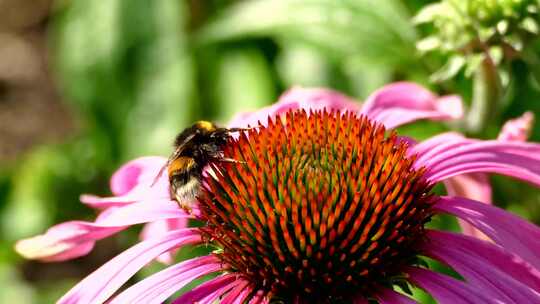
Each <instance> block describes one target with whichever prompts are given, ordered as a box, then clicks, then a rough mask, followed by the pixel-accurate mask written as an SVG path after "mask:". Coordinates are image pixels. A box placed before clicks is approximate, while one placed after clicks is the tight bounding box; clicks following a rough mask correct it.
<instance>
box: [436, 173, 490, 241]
mask: <svg viewBox="0 0 540 304" xmlns="http://www.w3.org/2000/svg"><path fill="white" fill-rule="evenodd" d="M444 185H445V186H446V190H447V192H448V195H450V196H460V197H465V198H470V199H473V200H476V201H479V202H483V203H486V204H491V185H490V183H489V178H488V176H487V175H486V174H483V173H471V174H464V175H458V176H455V177H452V178H450V179H447V180H446V181H444ZM459 225H460V226H461V231H463V233H464V234H466V235H470V236H474V237H476V238H479V239H485V240H487V239H488V237H487V236H486V235H485V234H483V233H482V232H480V231H479V230H478V229H476V228H474V227H473V226H471V225H470V224H468V223H467V222H465V221H463V220H459Z"/></svg>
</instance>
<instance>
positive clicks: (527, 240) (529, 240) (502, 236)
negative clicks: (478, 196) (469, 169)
mask: <svg viewBox="0 0 540 304" xmlns="http://www.w3.org/2000/svg"><path fill="white" fill-rule="evenodd" d="M434 209H435V210H436V211H439V212H444V213H449V214H452V215H455V216H456V217H458V218H461V219H463V220H465V221H467V222H468V223H470V224H472V225H473V226H474V227H476V228H477V229H479V230H480V231H482V232H483V233H484V234H486V235H487V236H488V237H490V238H491V239H492V240H493V241H494V242H495V243H497V244H499V245H501V246H502V247H504V248H505V249H506V250H508V251H509V252H511V253H514V254H516V255H517V256H519V257H521V258H522V259H523V260H524V261H526V262H527V263H530V264H531V265H532V266H533V267H535V268H536V269H540V228H538V227H537V226H535V225H534V224H532V223H529V222H528V221H526V220H524V219H522V218H520V217H518V216H516V215H513V214H511V213H509V212H506V211H504V210H502V209H500V208H497V207H494V206H491V205H487V204H483V203H480V202H477V201H473V200H469V199H466V198H460V197H441V198H440V199H439V201H438V202H437V203H436V204H435V206H434Z"/></svg>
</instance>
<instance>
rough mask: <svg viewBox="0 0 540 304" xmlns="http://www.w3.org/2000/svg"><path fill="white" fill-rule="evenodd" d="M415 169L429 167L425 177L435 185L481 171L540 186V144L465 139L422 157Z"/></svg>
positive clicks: (420, 156)
mask: <svg viewBox="0 0 540 304" xmlns="http://www.w3.org/2000/svg"><path fill="white" fill-rule="evenodd" d="M415 148H416V147H413V149H412V150H414V149H415ZM416 166H418V167H420V166H426V167H427V168H428V169H429V170H428V172H426V177H427V178H428V179H430V180H431V181H432V182H439V181H443V180H446V179H448V178H450V177H454V176H457V175H462V174H466V173H477V172H478V173H497V174H502V175H508V176H511V177H515V178H518V179H521V180H524V181H526V182H529V183H532V184H535V185H538V186H540V144H536V143H522V142H501V141H494V140H491V141H471V140H465V141H464V142H462V143H461V144H453V146H452V147H448V148H447V149H445V150H444V151H442V152H441V153H438V154H436V155H433V156H432V157H429V158H428V157H426V156H425V155H419V157H418V159H417V161H416Z"/></svg>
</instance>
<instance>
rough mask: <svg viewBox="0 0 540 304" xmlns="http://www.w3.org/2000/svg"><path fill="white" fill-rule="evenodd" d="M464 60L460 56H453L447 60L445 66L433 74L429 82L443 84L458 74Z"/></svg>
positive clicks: (463, 64)
mask: <svg viewBox="0 0 540 304" xmlns="http://www.w3.org/2000/svg"><path fill="white" fill-rule="evenodd" d="M465 63H466V60H465V58H464V57H463V56H461V55H454V56H452V57H450V58H449V59H448V61H447V62H446V64H445V65H444V66H443V67H442V68H441V69H439V70H438V71H437V72H435V73H433V74H432V75H431V76H430V78H429V80H430V81H432V82H443V81H446V80H448V79H450V78H452V77H454V76H456V75H457V73H459V71H461V69H462V68H463V67H464V66H465Z"/></svg>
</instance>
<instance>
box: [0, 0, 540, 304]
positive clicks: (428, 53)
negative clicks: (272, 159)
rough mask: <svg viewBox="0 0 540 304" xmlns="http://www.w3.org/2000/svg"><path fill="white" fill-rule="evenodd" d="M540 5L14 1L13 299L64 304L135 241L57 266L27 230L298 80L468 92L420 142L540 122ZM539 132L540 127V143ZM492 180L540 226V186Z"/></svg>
mask: <svg viewBox="0 0 540 304" xmlns="http://www.w3.org/2000/svg"><path fill="white" fill-rule="evenodd" d="M470 3H474V5H469V4H470ZM445 5H447V6H449V7H450V9H449V8H448V7H445ZM539 6H540V2H538V1H537V0H532V1H530V0H529V1H527V0H523V1H509V0H508V1H506V0H501V1H489V0H485V1H484V0H478V1H465V0H463V1H451V0H448V1H443V2H436V1H422V0H413V1H411V0H408V1H405V0H403V1H399V0H388V1H376V0H371V1H370V0H341V1H335V0H309V1H308V0H304V1H300V0H275V1H274V0H272V1H233V0H191V1H187V0H151V1H150V0H147V1H144V0H58V1H52V0H1V1H0V303H8V302H9V303H53V302H54V301H55V300H56V299H58V297H59V296H60V295H62V294H63V293H64V292H65V291H67V289H68V288H70V287H71V286H72V285H73V284H75V282H76V281H78V280H80V279H81V278H82V277H84V276H85V275H86V274H88V273H90V272H91V271H92V270H93V269H95V268H96V267H97V266H98V265H100V264H102V263H103V262H104V261H106V260H107V259H109V258H110V257H112V256H114V255H116V254H117V253H119V252H120V251H122V250H123V249H125V248H127V247H128V246H129V244H132V243H133V241H134V239H136V237H137V236H136V231H135V230H134V231H128V232H127V233H123V234H121V235H119V236H116V237H113V238H111V239H107V240H103V241H100V242H98V244H97V246H96V248H95V249H94V251H93V252H92V253H91V254H90V255H89V256H87V257H83V258H79V259H76V260H73V261H69V262H65V263H57V264H43V263H37V262H32V261H25V260H23V259H22V258H20V257H19V256H17V255H16V254H15V253H14V251H13V244H14V242H15V241H16V240H17V239H20V238H23V237H28V236H31V235H34V234H38V233H42V232H44V231H45V230H46V229H47V227H49V226H50V225H53V224H54V223H58V222H61V221H66V220H70V219H87V220H91V219H93V217H94V216H95V212H94V211H93V210H91V209H89V208H87V207H85V206H83V205H82V204H80V203H79V202H78V197H79V195H80V194H81V193H96V194H100V195H106V194H108V193H109V192H108V177H109V176H110V175H111V173H112V172H114V170H115V169H116V168H118V167H119V166H120V165H121V164H122V163H123V162H125V161H127V160H129V159H132V158H134V157H138V156H143V155H153V154H159V155H168V153H169V152H170V149H171V141H172V139H173V138H174V135H175V134H176V133H177V132H178V131H179V130H181V129H182V128H183V127H185V126H187V125H189V124H190V123H191V122H193V121H194V120H197V119H206V120H214V121H217V122H221V123H226V122H227V120H228V119H230V118H231V117H232V115H234V114H235V113H237V112H239V111H249V110H255V109H257V108H260V107H262V106H265V105H268V104H271V103H272V102H274V101H275V100H276V98H277V97H278V96H279V94H280V93H281V92H283V91H284V90H285V89H287V88H289V87H291V86H293V85H303V86H325V87H331V88H335V89H338V90H340V91H343V92H345V93H347V94H349V95H351V96H354V97H356V98H357V99H359V100H362V99H364V98H365V97H367V96H368V95H369V93H370V92H372V91H373V90H375V89H376V88H379V87H380V86H382V85H384V84H386V83H389V82H392V81H396V80H412V81H416V82H419V83H421V84H423V85H425V86H428V87H430V88H431V89H433V90H435V91H436V92H438V93H441V94H445V93H457V94H460V95H462V96H463V98H464V100H465V102H466V103H467V104H468V105H469V106H470V108H471V109H473V110H472V111H471V112H470V113H468V117H467V119H465V120H464V121H463V122H460V123H456V124H452V125H445V124H441V123H429V122H421V123H418V124H414V125H412V126H407V127H404V128H401V129H400V130H399V131H400V133H402V134H408V135H412V136H414V137H416V138H420V139H422V138H427V137H429V136H431V135H433V134H437V133H439V132H441V131H444V130H448V129H458V130H460V131H463V132H466V133H468V134H470V135H475V136H478V137H482V138H494V137H496V135H497V133H498V131H499V128H500V127H501V126H502V124H503V122H504V121H505V120H507V119H509V118H512V117H516V116H519V115H520V114H522V113H523V112H524V111H527V110H530V111H533V112H534V113H535V114H536V116H537V117H538V116H540V85H539V81H538V77H539V76H540V43H539V41H538V39H537V37H538V7H539ZM420 11H422V13H421V14H419V12H420ZM414 16H416V18H413V17H414ZM531 20H532V21H531ZM490 77H491V78H490ZM494 79H495V81H494ZM486 108H487V109H488V111H486ZM486 113H488V114H486ZM486 115H487V116H486ZM539 139H540V124H537V125H536V126H535V129H534V131H533V133H532V140H535V141H538V140H539ZM492 181H493V184H494V192H495V196H494V198H495V199H494V200H495V202H497V204H498V205H499V206H502V207H505V208H507V209H509V210H511V211H512V212H515V213H518V214H520V215H521V216H524V217H526V218H528V219H530V220H532V221H535V222H536V223H540V193H539V191H538V190H537V189H534V188H532V187H530V186H527V185H525V184H523V183H519V182H515V181H509V180H508V179H506V178H501V177H493V178H492ZM434 222H435V225H453V223H448V222H447V221H445V220H444V219H435V221H434ZM152 267H154V268H155V267H160V266H155V265H154V266H152ZM152 267H151V268H152ZM147 273H148V272H143V273H142V274H140V275H141V276H144V275H147ZM419 297H422V295H419Z"/></svg>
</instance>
